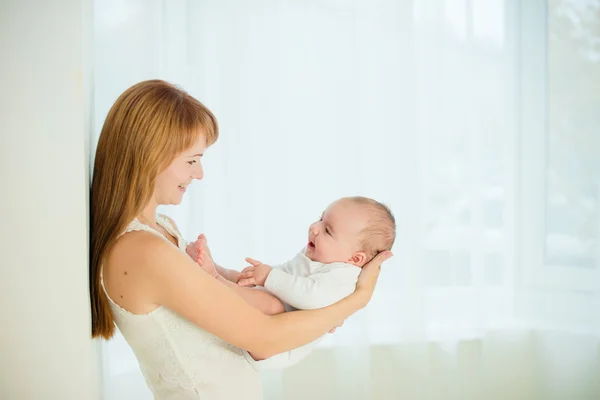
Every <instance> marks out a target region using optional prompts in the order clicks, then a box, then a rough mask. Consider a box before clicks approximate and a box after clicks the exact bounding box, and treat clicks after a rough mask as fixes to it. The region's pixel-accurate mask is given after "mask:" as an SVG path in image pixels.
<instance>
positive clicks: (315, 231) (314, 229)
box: [310, 225, 319, 236]
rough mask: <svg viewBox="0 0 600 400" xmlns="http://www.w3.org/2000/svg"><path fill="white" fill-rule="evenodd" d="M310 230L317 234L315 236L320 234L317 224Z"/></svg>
mask: <svg viewBox="0 0 600 400" xmlns="http://www.w3.org/2000/svg"><path fill="white" fill-rule="evenodd" d="M310 231H311V233H312V234H313V235H315V236H317V235H318V234H319V229H318V228H317V226H316V225H313V226H312V227H311V228H310Z"/></svg>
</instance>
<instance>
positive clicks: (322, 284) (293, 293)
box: [238, 258, 360, 310]
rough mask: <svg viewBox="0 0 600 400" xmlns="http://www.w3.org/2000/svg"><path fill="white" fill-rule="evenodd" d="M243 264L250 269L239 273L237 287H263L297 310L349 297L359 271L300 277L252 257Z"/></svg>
mask: <svg viewBox="0 0 600 400" xmlns="http://www.w3.org/2000/svg"><path fill="white" fill-rule="evenodd" d="M246 261H248V262H249V263H251V264H252V266H251V267H248V268H246V269H244V270H243V271H242V272H241V274H240V279H239V281H238V284H255V285H259V286H264V287H265V289H267V290H268V291H269V292H270V293H272V294H274V295H275V296H277V297H278V298H279V299H281V300H282V301H283V302H285V303H287V304H289V305H290V306H292V307H294V308H297V309H300V310H312V309H316V308H322V307H327V306H329V305H331V304H333V303H335V302H338V301H340V300H341V299H343V298H344V297H346V296H348V295H350V294H351V293H352V292H353V291H354V289H355V287H356V279H357V277H358V275H359V272H360V271H357V270H356V269H355V268H354V267H351V266H349V267H337V268H333V269H330V270H325V271H323V272H318V273H314V274H312V275H309V276H300V275H298V274H295V273H294V272H293V271H292V270H290V269H289V268H288V269H282V268H275V269H274V268H271V267H270V266H268V265H266V264H262V263H261V262H260V261H256V260H253V259H251V258H247V259H246Z"/></svg>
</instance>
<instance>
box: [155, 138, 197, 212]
mask: <svg viewBox="0 0 600 400" xmlns="http://www.w3.org/2000/svg"><path fill="white" fill-rule="evenodd" d="M205 150H206V138H205V137H204V135H202V136H200V138H199V139H198V141H197V142H196V143H195V144H194V145H193V146H192V147H190V148H189V149H187V150H185V151H183V152H182V153H181V154H179V155H178V156H177V157H175V159H174V160H173V162H172V163H171V165H169V166H168V167H167V169H165V170H164V171H162V172H161V173H160V174H158V176H157V177H156V184H155V187H154V199H155V200H156V203H157V204H175V205H176V204H179V203H181V200H182V198H183V194H184V193H185V191H186V189H187V187H188V186H189V184H190V183H192V180H194V179H202V177H203V176H204V172H203V171H202V156H203V155H204V151H205Z"/></svg>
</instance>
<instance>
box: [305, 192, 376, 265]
mask: <svg viewBox="0 0 600 400" xmlns="http://www.w3.org/2000/svg"><path fill="white" fill-rule="evenodd" d="M366 224H367V218H366V211H365V210H364V209H363V208H362V207H360V206H359V205H357V204H355V203H353V202H352V201H349V200H338V201H336V202H334V203H332V204H331V205H330V206H329V207H328V208H327V209H326V210H325V212H324V213H323V215H322V216H321V218H320V219H319V220H318V221H316V222H314V223H313V224H312V225H311V226H310V228H309V230H308V245H307V246H306V253H305V254H306V256H307V257H308V258H309V259H311V260H312V261H317V262H322V263H325V264H327V263H332V262H347V263H351V264H355V265H359V264H360V266H362V263H361V262H360V261H361V259H360V257H361V256H360V254H361V253H362V252H361V251H360V232H361V231H362V230H363V229H364V228H366ZM357 254H358V257H357ZM362 255H363V257H364V253H362ZM363 261H364V260H363Z"/></svg>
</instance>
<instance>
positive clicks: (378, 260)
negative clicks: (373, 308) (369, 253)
mask: <svg viewBox="0 0 600 400" xmlns="http://www.w3.org/2000/svg"><path fill="white" fill-rule="evenodd" d="M392 255H393V254H392V252H391V251H382V252H381V253H379V254H377V255H376V256H375V257H373V259H372V260H371V261H369V262H368V263H367V264H366V265H365V266H364V267H363V268H362V271H361V273H360V275H359V276H358V281H357V282H356V290H355V291H354V293H355V294H357V295H360V296H362V297H363V301H364V306H366V305H367V303H368V302H369V301H370V300H371V296H373V291H374V290H375V285H376V284H377V278H379V272H380V271H381V264H382V263H383V262H384V261H385V260H387V259H389V258H390V257H391V256H392Z"/></svg>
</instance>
